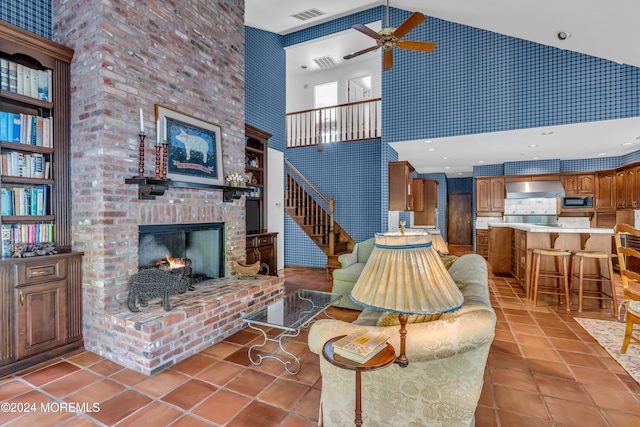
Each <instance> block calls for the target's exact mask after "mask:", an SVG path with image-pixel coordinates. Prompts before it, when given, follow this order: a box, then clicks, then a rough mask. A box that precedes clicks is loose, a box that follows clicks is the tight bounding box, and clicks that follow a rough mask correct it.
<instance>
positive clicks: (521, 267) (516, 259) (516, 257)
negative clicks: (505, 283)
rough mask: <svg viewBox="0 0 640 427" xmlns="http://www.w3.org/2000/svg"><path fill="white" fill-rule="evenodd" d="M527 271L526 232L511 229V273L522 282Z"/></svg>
mask: <svg viewBox="0 0 640 427" xmlns="http://www.w3.org/2000/svg"><path fill="white" fill-rule="evenodd" d="M526 271H527V232H526V231H523V230H513V240H512V243H511V275H513V277H515V278H516V279H518V281H519V282H520V283H521V284H523V283H525V282H526V280H525V279H526Z"/></svg>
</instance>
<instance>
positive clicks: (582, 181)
mask: <svg viewBox="0 0 640 427" xmlns="http://www.w3.org/2000/svg"><path fill="white" fill-rule="evenodd" d="M560 181H561V182H562V186H563V187H564V192H565V195H566V196H588V195H591V196H592V195H593V194H594V193H595V175H594V174H592V173H587V174H569V175H562V176H561V177H560Z"/></svg>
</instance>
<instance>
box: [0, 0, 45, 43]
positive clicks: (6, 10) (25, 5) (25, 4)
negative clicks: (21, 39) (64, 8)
mask: <svg viewBox="0 0 640 427" xmlns="http://www.w3.org/2000/svg"><path fill="white" fill-rule="evenodd" d="M0 20H2V21H5V22H8V23H10V24H13V25H15V26H16V27H20V28H22V29H24V30H27V31H30V32H32V33H34V34H38V35H39V36H42V37H44V38H47V39H49V40H52V34H53V31H52V27H53V25H52V18H51V0H2V5H1V6H0Z"/></svg>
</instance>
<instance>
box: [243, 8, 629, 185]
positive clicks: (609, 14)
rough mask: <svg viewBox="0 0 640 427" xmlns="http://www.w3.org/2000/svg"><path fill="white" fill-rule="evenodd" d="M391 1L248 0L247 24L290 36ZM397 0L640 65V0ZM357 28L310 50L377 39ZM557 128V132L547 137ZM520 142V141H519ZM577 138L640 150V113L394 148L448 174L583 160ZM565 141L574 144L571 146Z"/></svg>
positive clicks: (603, 147) (590, 145) (596, 145)
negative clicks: (430, 151) (431, 152)
mask: <svg viewBox="0 0 640 427" xmlns="http://www.w3.org/2000/svg"><path fill="white" fill-rule="evenodd" d="M385 4H386V1H370V0H322V1H314V0H296V1H282V0H245V23H246V25H248V26H251V27H255V28H259V29H262V30H266V31H270V32H273V33H278V34H287V33H290V32H293V31H297V30H300V29H303V28H306V27H310V26H314V25H317V24H319V23H322V22H326V21H330V20H333V19H336V18H338V17H341V16H345V15H349V14H352V13H354V12H357V11H361V10H365V9H369V8H372V7H376V6H380V5H385ZM390 6H391V7H395V8H400V9H405V10H409V11H420V12H422V13H424V14H425V15H427V16H433V17H437V18H440V19H443V20H447V21H450V22H455V23H459V24H464V25H467V26H471V27H476V28H480V29H484V30H488V31H493V32H496V33H499V34H504V35H508V36H511V37H516V38H520V39H524V40H529V41H532V42H536V43H540V44H544V45H548V46H554V47H557V48H560V49H567V50H572V51H576V52H580V53H583V54H587V55H592V56H596V57H599V58H604V59H607V60H610V61H614V62H617V63H622V64H628V65H632V66H636V67H640V43H638V42H637V41H638V40H640V25H638V24H637V22H636V21H637V17H638V16H640V2H639V1H637V0H608V1H596V0H562V1H558V0H535V1H534V0H524V1H517V2H514V1H512V0H511V1H509V0H482V1H479V0H428V1H425V0H390ZM300 14H302V15H305V16H313V15H317V16H314V17H311V18H310V19H307V20H304V21H303V20H300V19H299V18H297V17H294V16H293V15H300ZM560 32H564V33H566V34H568V37H567V38H565V39H564V40H560V39H559V37H558V33H560ZM353 33H356V34H355V38H354V37H350V38H348V39H345V40H343V41H341V42H340V43H332V45H333V46H334V47H335V48H336V49H342V50H340V51H336V52H327V51H326V49H327V47H326V43H325V46H324V47H321V46H320V45H319V46H318V49H324V50H323V51H317V52H314V51H313V49H314V48H313V45H312V44H308V45H305V49H304V51H305V55H307V56H309V57H321V56H325V55H332V56H333V57H334V58H339V59H341V58H342V56H344V54H346V53H349V52H353V51H355V50H359V49H363V48H366V47H369V46H370V45H371V41H370V39H369V40H367V39H368V38H367V37H365V36H362V35H361V34H359V33H357V32H355V31H354V32H353ZM352 36H353V34H352ZM306 60H307V59H300V61H306ZM289 62H293V61H290V60H289V59H288V66H289ZM338 66H340V64H338ZM311 71H313V70H311ZM549 132H553V134H551V136H550V135H544V134H545V133H546V134H548V133H549ZM516 140H517V141H519V143H518V144H514V143H513V141H516ZM503 141H510V142H511V144H508V146H509V148H508V149H507V148H505V146H503V145H501V142H503ZM559 141H561V142H562V143H560V144H559V143H558V142H559ZM451 143H455V144H453V145H452V144H451ZM574 143H579V144H580V148H581V149H580V153H582V154H581V155H582V157H583V158H591V157H597V156H598V155H601V156H602V155H605V156H620V155H623V154H626V153H629V152H632V151H635V150H638V149H639V148H640V118H631V119H621V120H613V121H603V122H591V123H586V124H579V125H566V126H555V127H554V129H542V128H540V129H523V130H518V131H512V132H500V133H497V134H496V133H493V134H480V135H464V136H459V137H453V138H444V139H439V140H434V141H433V143H432V145H430V147H438V148H437V149H438V150H441V151H440V152H439V153H438V157H437V158H436V157H434V156H430V157H429V156H428V155H427V154H425V145H424V144H425V143H424V141H423V140H422V141H397V142H394V143H393V144H392V146H393V147H394V148H395V149H396V151H398V153H399V156H400V159H401V160H409V159H410V160H411V163H412V164H413V165H414V167H415V168H416V170H417V171H418V172H420V173H430V172H445V173H446V174H447V175H448V176H460V175H463V176H468V175H470V172H471V171H472V167H473V165H474V164H475V165H477V164H479V162H486V163H502V162H505V161H517V160H531V159H533V158H534V157H535V158H538V159H547V158H550V159H575V158H578V157H576V150H575V145H573V144H574ZM623 144H624V145H623ZM532 145H537V147H531V146H532ZM447 146H449V147H456V148H455V152H452V153H447V152H445V151H444V150H445V147H447ZM487 147H490V148H489V149H487ZM562 147H568V148H567V149H566V150H564V151H563V149H562ZM444 157H446V159H443V158H444ZM447 168H448V169H447Z"/></svg>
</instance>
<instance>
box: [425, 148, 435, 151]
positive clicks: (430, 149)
mask: <svg viewBox="0 0 640 427" xmlns="http://www.w3.org/2000/svg"><path fill="white" fill-rule="evenodd" d="M427 151H436V149H435V148H429V149H428V150H427Z"/></svg>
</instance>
